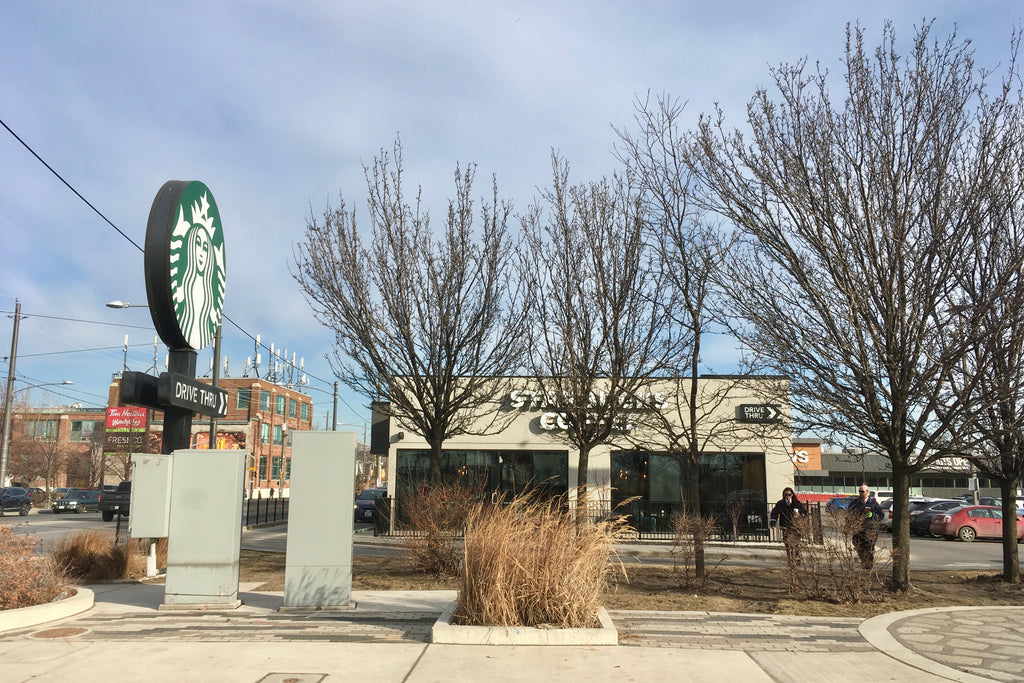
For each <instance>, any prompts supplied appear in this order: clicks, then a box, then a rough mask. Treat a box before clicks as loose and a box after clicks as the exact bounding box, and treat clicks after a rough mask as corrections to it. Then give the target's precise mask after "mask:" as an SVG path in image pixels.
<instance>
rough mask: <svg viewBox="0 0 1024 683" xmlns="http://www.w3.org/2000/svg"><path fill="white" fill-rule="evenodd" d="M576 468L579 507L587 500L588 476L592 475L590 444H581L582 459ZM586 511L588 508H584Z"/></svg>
mask: <svg viewBox="0 0 1024 683" xmlns="http://www.w3.org/2000/svg"><path fill="white" fill-rule="evenodd" d="M577 468H578V469H577V470H576V496H577V503H576V505H577V509H578V508H579V505H580V504H583V505H584V506H585V505H586V502H587V477H589V476H590V446H580V459H579V462H578V463H577ZM584 513H586V509H585V508H584Z"/></svg>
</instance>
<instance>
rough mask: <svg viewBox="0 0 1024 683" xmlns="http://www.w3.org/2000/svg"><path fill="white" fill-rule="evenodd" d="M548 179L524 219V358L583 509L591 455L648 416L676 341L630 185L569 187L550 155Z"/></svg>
mask: <svg viewBox="0 0 1024 683" xmlns="http://www.w3.org/2000/svg"><path fill="white" fill-rule="evenodd" d="M552 171H553V183H552V187H551V188H550V189H548V190H546V191H544V192H543V194H542V196H541V199H540V201H538V202H535V203H534V205H533V206H531V207H530V210H529V211H528V212H527V214H526V215H525V216H524V217H523V230H524V233H525V235H526V241H527V244H528V246H529V248H528V250H527V251H526V253H525V255H524V258H523V259H522V270H523V273H524V275H523V280H524V284H525V291H527V292H529V297H528V298H527V299H525V300H524V303H523V307H524V308H525V309H526V310H527V311H528V312H529V317H530V319H531V321H532V325H533V336H532V337H531V341H532V345H531V348H530V353H529V356H528V357H529V363H530V369H531V373H530V374H531V381H532V382H534V383H535V384H536V386H537V387H538V389H537V392H536V395H537V396H538V401H539V402H540V403H541V405H546V406H547V407H549V408H553V409H554V410H556V411H557V412H558V413H559V419H560V421H561V422H560V424H559V427H560V428H561V431H560V432H558V433H557V438H561V439H564V440H565V441H566V442H567V443H569V444H571V445H572V446H573V447H574V448H575V449H577V450H578V452H579V460H578V464H577V478H576V487H577V491H578V494H579V496H580V500H579V502H580V503H582V504H586V492H587V486H588V484H589V482H588V476H589V460H590V452H591V450H592V449H593V448H594V447H595V446H599V445H601V444H605V443H609V442H610V441H613V440H614V439H616V438H618V437H619V436H621V434H622V433H623V431H625V430H626V429H627V427H628V425H627V422H628V421H629V420H630V418H631V415H633V414H635V413H636V412H637V411H638V410H643V409H644V408H645V407H648V406H649V404H650V401H651V398H650V394H651V390H650V387H651V382H652V379H653V378H655V377H663V376H664V373H665V370H666V368H667V367H670V363H668V362H667V358H668V357H670V356H671V355H672V354H673V353H676V350H677V348H678V344H679V340H677V339H676V338H674V337H673V336H672V333H673V329H672V327H671V325H670V324H669V317H668V314H667V310H668V308H667V306H666V305H665V299H664V297H665V293H666V291H667V289H668V288H667V287H666V286H664V285H665V274H664V272H662V271H661V270H660V264H659V262H658V261H657V259H655V258H653V254H652V253H651V250H650V248H649V245H648V243H647V241H646V239H645V238H646V236H647V231H646V230H645V226H644V216H643V206H642V203H641V200H640V197H639V195H638V194H637V193H636V192H635V188H634V187H632V186H631V185H630V183H629V180H628V179H627V178H625V177H620V176H616V177H614V178H613V179H611V180H608V179H603V180H600V181H597V182H591V183H582V184H578V185H571V184H570V183H569V166H568V163H567V162H565V161H564V160H563V159H561V158H559V157H558V156H557V155H556V154H552ZM537 407H540V406H537Z"/></svg>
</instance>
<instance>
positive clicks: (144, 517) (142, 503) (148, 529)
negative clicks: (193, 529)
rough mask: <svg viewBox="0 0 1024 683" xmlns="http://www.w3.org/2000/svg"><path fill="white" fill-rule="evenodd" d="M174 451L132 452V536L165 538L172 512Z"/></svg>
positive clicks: (130, 522) (130, 517) (129, 524)
mask: <svg viewBox="0 0 1024 683" xmlns="http://www.w3.org/2000/svg"><path fill="white" fill-rule="evenodd" d="M173 458H174V456H173V455H165V454H157V453H132V472H133V473H134V474H133V476H132V501H131V508H130V516H129V518H128V519H129V522H128V528H129V530H130V534H131V536H132V538H166V537H167V529H168V523H169V520H170V513H171V479H172V476H171V464H172V462H173Z"/></svg>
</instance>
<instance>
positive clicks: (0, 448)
mask: <svg viewBox="0 0 1024 683" xmlns="http://www.w3.org/2000/svg"><path fill="white" fill-rule="evenodd" d="M20 320H21V302H19V301H18V300H17V299H15V300H14V331H13V332H12V333H11V356H10V363H9V364H8V365H7V393H6V394H4V433H3V439H2V441H0V486H7V463H8V460H9V459H10V455H11V405H12V403H11V402H12V400H13V398H14V364H15V361H17V360H18V322H19V321H20ZM335 412H337V409H335Z"/></svg>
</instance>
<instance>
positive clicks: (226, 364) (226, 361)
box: [220, 356, 231, 377]
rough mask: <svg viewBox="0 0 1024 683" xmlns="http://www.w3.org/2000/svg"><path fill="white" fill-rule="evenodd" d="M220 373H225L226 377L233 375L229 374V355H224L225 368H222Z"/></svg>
mask: <svg viewBox="0 0 1024 683" xmlns="http://www.w3.org/2000/svg"><path fill="white" fill-rule="evenodd" d="M220 374H222V375H224V376H225V377H230V376H231V375H229V374H228V357H227V356H224V369H223V370H221V373H220Z"/></svg>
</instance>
